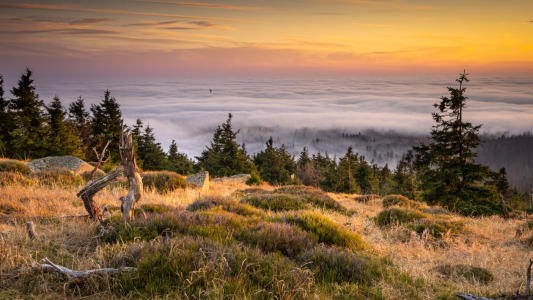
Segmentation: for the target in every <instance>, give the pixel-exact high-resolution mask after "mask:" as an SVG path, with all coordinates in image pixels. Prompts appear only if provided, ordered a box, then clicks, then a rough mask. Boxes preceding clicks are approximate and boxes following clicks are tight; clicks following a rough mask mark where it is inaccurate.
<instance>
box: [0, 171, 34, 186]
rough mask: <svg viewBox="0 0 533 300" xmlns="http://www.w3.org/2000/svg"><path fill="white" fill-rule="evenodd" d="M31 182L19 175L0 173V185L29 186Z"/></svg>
mask: <svg viewBox="0 0 533 300" xmlns="http://www.w3.org/2000/svg"><path fill="white" fill-rule="evenodd" d="M32 183H33V181H32V180H31V179H29V178H26V177H25V176H24V175H22V174H21V173H14V172H0V185H1V186H3V185H8V184H18V185H30V184H32Z"/></svg>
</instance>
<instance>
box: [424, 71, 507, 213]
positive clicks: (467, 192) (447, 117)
mask: <svg viewBox="0 0 533 300" xmlns="http://www.w3.org/2000/svg"><path fill="white" fill-rule="evenodd" d="M467 75H468V74H466V73H464V72H463V74H461V75H460V77H459V79H457V82H458V83H459V88H452V87H449V88H448V91H449V92H450V97H449V98H448V97H442V98H441V102H440V103H438V104H435V105H434V106H435V107H436V108H438V110H439V112H438V113H433V119H434V120H435V122H436V123H437V125H435V126H433V127H432V129H431V137H430V139H431V140H430V142H429V143H428V144H427V145H426V144H424V143H421V144H420V146H418V147H414V150H415V152H416V162H415V164H416V167H417V169H418V171H419V173H420V176H419V177H420V179H421V188H422V190H423V194H422V197H423V199H424V200H425V201H427V202H428V203H430V204H440V205H441V206H444V207H446V208H448V209H450V210H452V211H456V212H460V213H462V214H465V215H487V214H494V213H496V212H498V211H499V210H500V209H499V208H498V206H497V205H496V200H497V192H496V189H495V187H494V184H491V183H490V182H491V179H492V177H494V172H492V171H491V170H490V169H489V168H488V167H487V166H484V165H481V164H476V163H475V157H476V156H477V155H476V153H475V152H474V151H473V150H474V149H475V148H477V147H478V146H479V145H480V144H481V143H482V141H481V139H480V138H479V136H478V132H479V129H480V128H481V125H478V126H474V125H472V124H471V123H469V122H465V121H463V110H464V109H465V108H466V99H467V98H466V97H465V96H464V92H465V90H466V88H465V87H463V83H466V82H468V79H467V77H466V76H467Z"/></svg>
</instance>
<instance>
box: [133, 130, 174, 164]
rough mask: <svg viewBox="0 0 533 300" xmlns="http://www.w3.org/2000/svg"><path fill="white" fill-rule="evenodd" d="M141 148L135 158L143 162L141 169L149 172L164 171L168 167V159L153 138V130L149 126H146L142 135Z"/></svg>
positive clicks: (159, 144)
mask: <svg viewBox="0 0 533 300" xmlns="http://www.w3.org/2000/svg"><path fill="white" fill-rule="evenodd" d="M140 140H142V143H141V147H139V148H138V153H137V156H139V158H140V159H141V160H142V161H143V169H144V170H150V171H161V170H166V169H167V168H168V166H169V164H168V159H167V155H166V153H165V151H163V147H161V143H158V142H157V141H156V139H155V136H154V130H153V128H152V127H150V125H148V126H146V128H145V130H144V134H143V135H142V138H141V139H140Z"/></svg>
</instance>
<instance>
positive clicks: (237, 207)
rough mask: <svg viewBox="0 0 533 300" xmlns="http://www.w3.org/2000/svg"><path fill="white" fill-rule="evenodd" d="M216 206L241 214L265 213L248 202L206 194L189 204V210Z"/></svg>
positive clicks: (256, 214) (255, 214)
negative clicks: (243, 202)
mask: <svg viewBox="0 0 533 300" xmlns="http://www.w3.org/2000/svg"><path fill="white" fill-rule="evenodd" d="M214 207H221V208H222V209H223V210H225V211H227V212H231V213H235V214H238V215H241V216H261V215H262V214H263V213H262V212H261V211H260V210H259V209H257V208H255V207H252V206H250V205H248V204H242V203H238V202H236V201H233V200H230V199H228V198H224V197H221V196H204V197H202V198H201V199H198V200H196V201H194V202H193V203H191V204H189V206H187V210H189V211H198V210H209V209H211V208H214Z"/></svg>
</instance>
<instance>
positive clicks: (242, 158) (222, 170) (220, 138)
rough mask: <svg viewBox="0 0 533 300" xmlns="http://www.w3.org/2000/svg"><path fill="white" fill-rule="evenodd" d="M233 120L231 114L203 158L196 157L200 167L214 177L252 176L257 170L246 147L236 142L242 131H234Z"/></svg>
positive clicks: (214, 135)
mask: <svg viewBox="0 0 533 300" xmlns="http://www.w3.org/2000/svg"><path fill="white" fill-rule="evenodd" d="M232 118H233V115H232V114H231V113H229V115H228V119H227V120H226V122H225V123H223V124H222V125H221V126H218V127H217V128H216V129H215V132H214V134H213V140H212V141H211V145H210V147H206V148H207V149H206V150H204V151H202V154H201V156H197V157H196V159H197V160H198V162H199V165H200V167H201V168H202V169H204V170H206V171H209V173H210V175H211V176H213V177H216V176H219V177H220V176H231V175H236V174H243V173H244V174H250V173H251V172H252V171H253V170H255V166H254V165H253V164H252V163H251V161H250V158H249V157H248V155H247V154H246V149H245V147H244V145H243V146H241V145H239V144H238V143H237V142H236V138H237V134H238V133H239V132H240V130H237V131H234V130H233V128H232V126H231V119H232Z"/></svg>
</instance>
